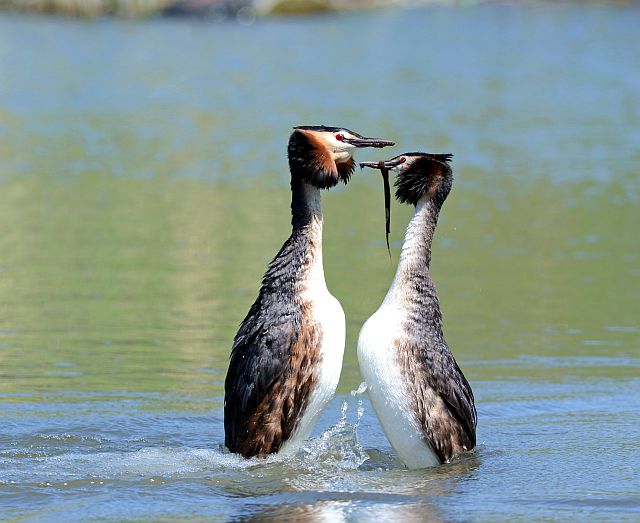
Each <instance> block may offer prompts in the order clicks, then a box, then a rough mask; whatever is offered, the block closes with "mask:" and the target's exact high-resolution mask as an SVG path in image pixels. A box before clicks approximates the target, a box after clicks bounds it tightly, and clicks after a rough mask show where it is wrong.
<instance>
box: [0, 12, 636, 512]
mask: <svg viewBox="0 0 640 523" xmlns="http://www.w3.org/2000/svg"><path fill="white" fill-rule="evenodd" d="M639 17H640V9H639V8H638V7H637V6H616V5H591V6H581V5H561V6H558V5H541V6H529V7H518V6H492V7H488V6H486V7H479V8H468V9H467V8H437V7H434V8H422V9H415V10H383V11H372V12H367V13H358V14H355V13H354V14H348V15H339V16H338V15H336V16H324V17H318V18H291V19H289V18H284V19H276V20H265V21H259V22H257V23H255V24H254V25H252V26H251V27H244V26H241V25H235V24H197V23H193V24H191V23H183V22H174V21H165V20H151V21H147V22H126V21H115V20H101V21H96V22H77V21H70V20H64V19H49V18H37V17H36V18H30V17H21V16H10V15H2V17H0V73H1V74H0V157H1V159H2V161H1V163H0V375H1V379H0V413H1V414H0V417H1V419H2V423H1V424H0V514H1V516H2V518H3V519H5V520H16V521H18V520H19V521H91V520H107V521H115V520H117V521H123V520H129V521H151V520H153V521H158V520H172V521H175V520H180V521H189V520H192V521H202V520H216V521H217V520H239V519H258V520H260V519H264V520H269V519H273V520H284V519H286V518H290V519H293V518H295V519H300V520H307V519H308V520H316V519H319V520H320V519H323V520H326V521H371V520H373V519H377V520H380V521H386V520H398V521H403V520H407V521H413V520H416V521H422V520H433V521H439V520H443V521H457V520H464V521H496V520H509V521H517V520H520V521H532V520H610V521H624V520H626V521H635V520H637V519H638V518H639V517H640V480H639V479H638V468H639V466H640V434H639V429H638V427H640V409H639V407H640V399H639V393H640V350H639V348H640V322H639V317H640V307H639V303H640V242H639V241H638V239H639V236H638V231H637V228H638V224H640V183H639V182H638V165H639V164H640V58H639V57H640V54H639V53H638V49H640V33H639V32H638V30H637V27H638V20H639V19H640V18H639ZM318 123H326V124H330V125H344V126H347V127H350V128H353V129H354V130H355V131H358V132H361V133H363V134H369V135H379V136H383V137H389V138H393V139H395V140H396V142H397V144H398V146H397V147H396V148H395V149H394V150H390V151H383V154H384V155H385V157H391V156H393V155H394V154H397V153H400V152H402V151H406V150H414V149H425V150H428V151H433V152H452V153H454V154H455V158H454V162H453V166H454V173H455V178H456V179H455V182H454V188H453V191H452V194H451V196H450V197H449V199H448V200H447V202H446V204H445V207H444V209H443V214H442V216H441V220H440V225H439V228H438V231H437V234H436V240H435V243H434V252H433V264H432V270H433V276H434V279H435V281H436V283H437V285H438V289H439V294H440V299H441V304H442V309H443V313H444V316H445V332H446V335H447V339H448V341H449V344H450V346H451V347H452V349H453V351H454V353H455V354H456V357H457V358H458V361H459V363H460V365H461V367H462V368H463V370H464V371H465V373H466V375H467V377H468V378H469V380H470V382H471V383H472V385H473V387H474V391H475V393H476V397H477V404H478V416H479V432H478V439H479V442H480V444H479V447H478V449H477V452H476V453H475V454H473V455H472V456H470V457H467V458H465V459H463V460H461V461H460V462H457V463H454V464H451V465H445V466H442V467H439V468H437V469H434V470H427V471H407V470H405V469H404V468H403V467H402V466H401V464H400V463H399V462H398V461H397V459H396V458H395V456H394V453H393V451H392V449H391V448H390V447H389V444H388V443H387V441H386V440H385V438H384V435H383V434H382V432H381V429H380V427H379V425H378V423H377V421H376V418H375V416H374V414H373V412H372V409H371V406H370V404H369V402H368V400H367V397H366V394H360V393H357V392H354V393H352V392H351V391H357V389H358V387H359V385H360V382H361V379H360V376H359V373H358V369H357V362H356V358H355V340H356V337H357V334H358V330H359V328H360V326H361V325H362V323H363V321H364V320H365V319H366V318H367V317H368V315H370V314H371V313H372V312H373V311H374V310H375V309H376V307H377V306H378V304H379V303H380V301H381V299H382V297H383V296H384V294H385V292H386V289H387V287H388V285H389V282H390V281H391V278H392V276H393V272H394V269H395V263H396V262H397V255H398V250H399V246H400V242H401V240H402V234H403V231H404V227H405V226H406V223H407V221H408V218H409V215H410V209H409V208H407V207H400V206H398V205H396V204H394V207H393V219H392V230H391V240H392V241H391V252H392V260H391V261H390V260H389V256H388V254H387V251H386V245H385V238H384V210H383V200H382V187H381V180H380V179H379V178H377V177H376V176H375V175H374V173H373V171H372V172H367V171H363V172H362V173H360V172H358V173H356V174H355V176H354V178H353V181H352V183H351V184H350V185H349V186H348V187H347V188H346V189H341V190H336V191H332V192H330V193H327V194H326V195H325V197H324V205H325V215H326V226H325V270H326V276H327V282H328V285H329V288H330V289H331V290H332V292H333V294H334V295H335V296H336V297H338V299H340V300H341V302H342V304H343V306H344V309H345V311H346V314H347V318H348V335H347V347H346V355H345V365H344V371H343V375H342V379H341V385H340V388H339V391H338V394H337V396H336V398H335V400H334V401H333V402H332V403H331V404H330V405H329V408H328V409H327V411H326V412H325V414H324V416H323V417H322V419H321V421H320V423H319V425H318V427H317V430H316V431H315V432H314V436H313V438H312V440H311V441H310V442H309V444H308V446H307V447H306V449H305V450H304V451H303V452H301V453H300V455H299V456H298V457H297V458H296V459H295V460H293V461H290V462H288V463H280V462H278V460H277V459H271V460H267V461H266V462H244V461H242V460H239V459H237V458H235V457H233V456H230V455H228V454H226V453H224V452H222V451H221V450H220V446H221V444H222V441H223V428H222V397H223V389H222V384H223V380H224V375H225V371H226V364H227V358H228V353H229V349H230V346H231V341H232V338H233V335H234V333H235V330H236V327H237V325H238V323H239V322H240V321H241V320H242V318H243V316H244V314H245V313H246V311H247V309H248V307H249V305H250V304H251V302H252V301H253V299H254V297H255V294H256V292H257V289H258V285H259V280H260V278H261V275H262V272H263V271H264V268H265V266H266V264H267V262H268V261H269V260H270V259H271V257H272V256H273V255H274V254H275V252H276V251H277V249H278V248H279V247H280V245H281V243H282V241H283V240H284V239H285V238H286V236H287V235H288V231H289V208H288V205H289V192H288V172H287V164H286V155H285V151H286V141H287V137H288V134H289V132H290V128H291V126H293V125H296V124H318ZM379 154H380V151H364V152H363V154H360V155H359V157H358V159H362V160H364V159H371V160H377V159H379V156H377V155H379Z"/></svg>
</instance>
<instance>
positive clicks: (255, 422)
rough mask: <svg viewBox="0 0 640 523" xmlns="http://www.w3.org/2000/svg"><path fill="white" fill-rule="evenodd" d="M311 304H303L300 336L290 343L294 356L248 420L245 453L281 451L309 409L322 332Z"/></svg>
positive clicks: (292, 355)
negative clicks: (302, 415) (314, 316)
mask: <svg viewBox="0 0 640 523" xmlns="http://www.w3.org/2000/svg"><path fill="white" fill-rule="evenodd" d="M311 312H312V311H311V306H310V305H308V304H307V305H303V307H302V310H301V314H302V318H303V323H302V325H301V329H300V334H299V336H298V339H297V340H296V341H295V343H293V344H292V345H291V357H290V358H289V361H288V364H287V366H286V367H285V369H284V370H283V372H282V374H281V375H280V378H279V379H278V380H276V382H275V383H274V384H273V388H272V389H271V391H270V392H269V394H267V396H265V398H264V399H263V400H262V402H261V403H260V404H259V405H258V406H257V408H256V410H255V412H254V413H253V414H252V415H251V417H250V418H249V420H248V421H247V427H246V432H247V438H246V439H244V441H242V442H241V444H240V445H239V449H238V450H239V452H240V453H241V454H242V455H243V456H244V457H251V456H266V455H268V454H273V453H275V452H278V450H280V448H281V447H282V445H283V444H284V443H285V442H286V441H287V440H289V438H290V437H291V435H292V434H293V433H294V431H295V430H296V428H297V424H298V422H299V421H300V417H301V413H302V412H304V410H305V409H306V406H307V403H308V402H309V396H310V393H311V391H312V390H313V389H314V388H315V384H316V380H317V377H316V376H315V374H314V372H313V371H314V369H317V368H318V365H319V363H320V359H321V357H320V354H319V353H318V347H319V346H320V338H321V333H320V330H319V328H318V326H317V324H316V323H315V322H314V321H313V319H312V314H311Z"/></svg>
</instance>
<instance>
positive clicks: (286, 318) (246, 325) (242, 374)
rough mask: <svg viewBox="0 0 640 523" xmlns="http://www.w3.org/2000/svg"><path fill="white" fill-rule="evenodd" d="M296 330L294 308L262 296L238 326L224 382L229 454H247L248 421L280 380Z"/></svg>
mask: <svg viewBox="0 0 640 523" xmlns="http://www.w3.org/2000/svg"><path fill="white" fill-rule="evenodd" d="M299 330H300V315H299V311H296V310H295V306H294V305H293V304H287V300H285V303H282V304H277V303H273V302H271V300H269V299H265V296H264V295H263V293H262V292H261V294H260V296H259V297H258V299H257V300H256V302H255V303H254V304H253V306H252V307H251V309H250V310H249V313H248V314H247V317H246V318H245V320H244V321H243V322H242V325H241V326H240V329H239V331H238V333H237V334H236V337H235V340H234V342H233V349H232V351H231V360H230V363H229V370H228V371H227V377H226V380H225V401H224V425H225V445H226V446H227V448H229V450H231V451H232V452H239V453H241V454H243V455H246V454H250V453H251V451H250V450H248V447H249V446H250V443H249V440H251V439H252V438H255V437H256V436H255V434H251V433H250V431H249V430H248V428H249V427H248V425H249V423H250V420H251V417H252V415H253V414H254V413H255V412H256V411H257V409H258V408H259V406H260V405H261V404H262V402H263V401H264V400H265V398H266V397H268V396H269V395H270V393H271V392H272V391H273V390H274V387H276V386H277V384H278V383H279V381H281V380H282V378H283V374H284V373H285V372H286V370H287V367H288V363H289V360H290V355H291V346H292V345H293V344H294V343H295V342H296V339H297V334H298V332H299ZM274 438H275V439H276V440H277V439H279V438H278V437H277V436H274ZM275 444H276V445H277V443H275ZM275 450H277V449H275ZM275 450H273V451H275ZM270 452H272V450H271V449H262V451H260V452H257V453H259V454H268V453H270Z"/></svg>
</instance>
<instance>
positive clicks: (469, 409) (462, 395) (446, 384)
mask: <svg viewBox="0 0 640 523" xmlns="http://www.w3.org/2000/svg"><path fill="white" fill-rule="evenodd" d="M443 343H444V342H443ZM444 347H445V350H444V351H443V352H442V353H441V358H442V365H441V366H440V367H439V368H437V369H436V370H434V371H433V373H432V374H431V379H432V382H431V383H432V387H433V388H434V389H435V390H436V391H437V392H438V393H439V394H440V397H441V398H442V400H443V401H444V403H445V404H446V405H447V407H448V408H449V411H450V412H451V413H452V414H453V416H454V417H455V418H456V419H457V420H458V422H459V423H460V425H461V427H462V429H463V430H464V433H465V436H466V438H464V439H466V442H465V443H464V445H465V446H466V447H467V450H471V449H472V448H473V447H475V445H476V425H477V413H476V407H475V403H474V397H473V391H472V390H471V385H469V382H468V381H467V378H465V376H464V374H463V373H462V370H460V367H459V366H458V363H457V362H456V360H455V358H454V357H453V355H452V354H451V352H450V351H449V349H448V347H446V343H444Z"/></svg>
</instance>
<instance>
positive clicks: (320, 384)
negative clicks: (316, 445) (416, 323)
mask: <svg viewBox="0 0 640 523" xmlns="http://www.w3.org/2000/svg"><path fill="white" fill-rule="evenodd" d="M319 269H320V271H322V266H321V265H320V267H319ZM303 298H304V300H305V301H306V300H308V301H309V302H311V304H312V310H313V316H314V319H315V321H316V322H317V323H318V324H319V326H320V329H321V332H322V340H321V345H320V368H319V369H318V374H317V381H316V386H315V388H314V389H313V391H311V394H310V397H309V401H308V403H307V408H306V410H305V411H304V413H303V414H302V418H301V419H300V422H299V423H298V427H297V429H296V431H295V433H294V434H293V435H292V436H291V438H289V440H288V441H287V442H286V443H285V444H284V445H283V447H282V449H281V450H280V454H282V453H283V452H284V453H290V452H294V451H295V450H296V449H297V448H299V447H300V445H301V444H302V443H303V442H304V440H305V439H307V437H308V436H309V434H310V433H311V430H312V429H313V427H314V425H315V424H316V421H318V417H319V416H320V413H321V412H322V410H323V409H324V407H325V405H326V404H327V403H328V402H329V400H330V399H331V398H332V397H333V395H334V393H335V391H336V387H337V386H338V381H340V371H341V370H342V358H343V356H344V340H345V332H346V327H345V317H344V311H343V310H342V305H340V302H339V301H338V300H337V299H335V298H334V297H333V296H332V295H331V293H330V292H329V291H328V290H327V286H326V283H325V281H324V272H323V271H322V272H321V273H319V272H318V271H317V270H316V271H313V273H312V274H311V275H310V278H309V280H308V284H307V290H306V292H305V293H304V295H303Z"/></svg>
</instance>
